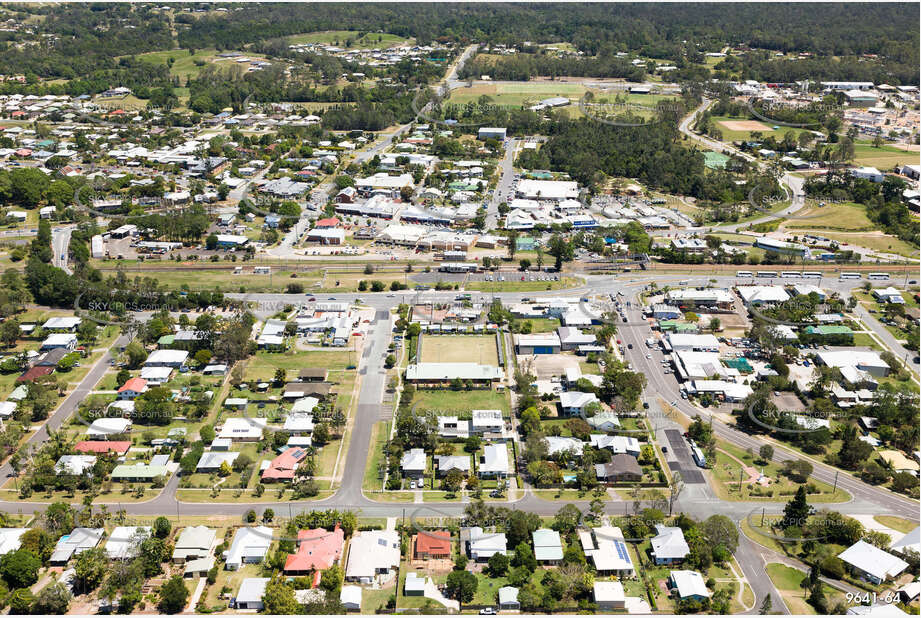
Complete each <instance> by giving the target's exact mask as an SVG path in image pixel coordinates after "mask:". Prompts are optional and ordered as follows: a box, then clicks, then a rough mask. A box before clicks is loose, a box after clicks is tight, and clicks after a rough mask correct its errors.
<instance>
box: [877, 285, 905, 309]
mask: <svg viewBox="0 0 921 618" xmlns="http://www.w3.org/2000/svg"><path fill="white" fill-rule="evenodd" d="M873 296H874V297H876V298H877V299H878V300H881V301H883V302H887V303H892V304H895V305H904V304H905V298H904V297H903V296H902V293H901V292H899V291H898V290H897V289H895V288H894V287H892V286H889V287H888V288H883V289H880V290H873Z"/></svg>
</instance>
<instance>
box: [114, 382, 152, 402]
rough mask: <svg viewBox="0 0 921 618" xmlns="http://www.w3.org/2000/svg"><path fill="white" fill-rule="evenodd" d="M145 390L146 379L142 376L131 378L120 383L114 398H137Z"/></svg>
mask: <svg viewBox="0 0 921 618" xmlns="http://www.w3.org/2000/svg"><path fill="white" fill-rule="evenodd" d="M145 392H147V380H145V379H143V378H131V379H129V380H127V381H125V383H124V384H122V386H121V388H119V389H118V393H117V395H116V398H117V399H119V400H126V399H137V398H138V397H140V396H141V395H142V394H144V393H145Z"/></svg>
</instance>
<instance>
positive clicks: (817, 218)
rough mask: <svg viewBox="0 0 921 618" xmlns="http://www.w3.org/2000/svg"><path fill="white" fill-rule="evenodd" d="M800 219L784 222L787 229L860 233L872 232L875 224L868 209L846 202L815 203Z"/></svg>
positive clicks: (799, 214) (800, 212)
mask: <svg viewBox="0 0 921 618" xmlns="http://www.w3.org/2000/svg"><path fill="white" fill-rule="evenodd" d="M796 214H797V217H802V218H798V219H789V220H787V221H785V222H784V224H783V225H784V227H785V228H787V229H796V230H806V229H808V230H838V231H842V232H860V231H868V230H872V229H873V227H874V224H873V222H872V221H870V219H869V217H867V209H866V207H865V206H863V205H862V204H855V203H853V202H846V203H843V204H826V205H825V206H819V205H818V204H815V203H813V204H812V205H810V206H807V207H806V208H803V209H802V210H800V211H799V212H798V213H796Z"/></svg>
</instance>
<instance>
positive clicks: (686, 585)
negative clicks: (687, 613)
mask: <svg viewBox="0 0 921 618" xmlns="http://www.w3.org/2000/svg"><path fill="white" fill-rule="evenodd" d="M668 580H669V585H670V586H671V589H672V594H674V595H675V596H677V597H678V599H680V600H682V601H683V600H685V599H694V600H695V601H703V600H704V599H709V598H710V591H709V590H707V585H706V583H704V578H703V576H702V575H701V574H700V573H698V572H697V571H671V572H670V573H669V576H668Z"/></svg>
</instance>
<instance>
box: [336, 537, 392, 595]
mask: <svg viewBox="0 0 921 618" xmlns="http://www.w3.org/2000/svg"><path fill="white" fill-rule="evenodd" d="M399 566H400V535H399V533H398V532H397V531H396V530H363V531H361V532H357V533H355V535H354V536H353V537H352V541H351V543H349V558H348V562H347V564H346V567H345V580H346V581H349V582H360V583H363V584H370V583H371V582H372V581H373V580H374V577H375V576H376V575H381V574H385V573H388V572H389V571H390V570H391V569H396V568H398V567H399Z"/></svg>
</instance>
